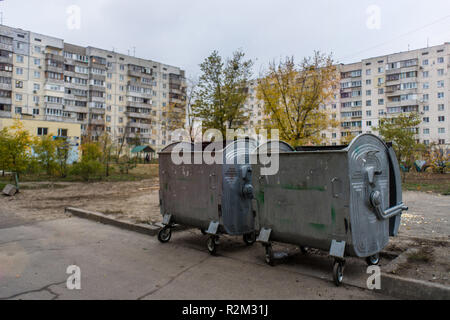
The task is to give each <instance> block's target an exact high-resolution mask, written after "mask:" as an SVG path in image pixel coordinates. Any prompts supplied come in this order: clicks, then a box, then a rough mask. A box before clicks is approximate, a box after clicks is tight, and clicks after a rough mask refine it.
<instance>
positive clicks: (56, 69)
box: [0, 26, 186, 150]
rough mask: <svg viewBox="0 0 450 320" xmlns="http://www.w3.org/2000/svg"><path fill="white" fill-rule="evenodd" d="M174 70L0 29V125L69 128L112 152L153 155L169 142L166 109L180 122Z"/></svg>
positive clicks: (180, 94) (181, 76)
mask: <svg viewBox="0 0 450 320" xmlns="http://www.w3.org/2000/svg"><path fill="white" fill-rule="evenodd" d="M185 101H186V81H185V73H184V71H183V70H181V69H180V68H177V67H173V66H169V65H166V64H162V63H159V62H155V61H152V60H146V59H140V58H136V57H133V56H129V55H125V54H120V53H116V52H112V51H108V50H103V49H99V48H94V47H82V46H78V45H74V44H69V43H66V42H64V40H62V39H58V38H54V37H50V36H46V35H42V34H37V33H34V32H30V31H24V30H22V29H17V28H11V27H8V26H0V117H1V118H22V119H35V120H42V121H55V122H63V123H64V122H65V123H77V124H80V126H81V135H82V136H83V137H85V138H87V139H89V140H97V139H98V137H99V136H101V135H102V134H104V133H105V132H106V133H108V134H109V135H110V137H111V138H112V140H113V141H115V142H117V143H120V144H138V143H140V144H146V145H150V146H152V147H153V148H154V149H155V150H160V149H161V148H163V147H164V146H165V145H167V144H168V143H169V142H170V139H171V137H170V132H169V130H168V120H169V119H168V109H169V108H170V107H173V106H174V107H175V110H177V112H179V113H180V114H183V115H184V114H185Z"/></svg>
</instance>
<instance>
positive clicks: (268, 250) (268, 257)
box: [265, 244, 275, 267]
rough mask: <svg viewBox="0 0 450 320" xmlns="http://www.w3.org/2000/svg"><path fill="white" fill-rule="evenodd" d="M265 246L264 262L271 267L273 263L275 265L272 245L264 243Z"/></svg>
mask: <svg viewBox="0 0 450 320" xmlns="http://www.w3.org/2000/svg"><path fill="white" fill-rule="evenodd" d="M265 248H266V257H265V258H266V263H267V264H268V265H269V266H271V267H273V266H274V265H275V260H274V257H273V249H272V245H270V244H269V245H266V246H265Z"/></svg>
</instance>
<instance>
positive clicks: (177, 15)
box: [0, 0, 450, 77]
mask: <svg viewBox="0 0 450 320" xmlns="http://www.w3.org/2000/svg"><path fill="white" fill-rule="evenodd" d="M71 5H76V6H78V7H79V8H80V9H81V14H80V17H81V19H80V21H81V24H80V28H79V29H77V28H75V29H70V28H69V27H68V26H67V21H68V17H69V14H68V13H67V8H68V7H70V6H71ZM371 5H375V6H377V7H376V8H379V9H380V15H379V18H380V19H377V15H376V11H371V13H370V14H368V13H367V9H368V7H369V6H371ZM0 10H1V11H3V23H4V24H6V25H9V26H13V27H18V28H22V29H25V30H30V31H34V32H38V33H43V34H47V35H51V36H55V37H59V38H63V39H64V40H65V41H66V42H70V43H75V44H80V45H92V46H96V47H100V48H103V49H110V50H111V49H112V48H115V50H116V51H118V52H122V53H127V52H128V50H130V52H131V53H132V52H133V49H132V47H136V56H138V57H141V58H147V59H153V60H156V61H159V62H163V63H167V64H171V65H175V66H180V67H182V68H184V69H185V70H186V71H187V73H188V77H190V76H193V75H196V74H198V72H199V68H198V64H199V63H200V62H201V61H202V60H203V59H204V58H205V57H206V56H208V55H209V53H210V52H211V51H212V50H215V49H217V50H219V52H220V53H221V54H222V55H224V56H228V55H230V54H231V53H232V52H233V51H234V50H235V49H237V48H242V49H243V50H244V51H245V52H246V54H247V56H248V57H249V58H251V59H254V60H256V59H257V60H256V65H255V70H256V72H257V71H259V70H260V68H261V66H265V65H267V63H268V62H269V61H270V60H272V59H278V58H280V57H284V56H286V55H294V56H295V57H296V58H297V60H299V59H300V58H302V57H304V56H308V55H311V54H312V52H313V51H314V50H321V51H324V52H333V53H334V58H335V59H336V60H338V61H339V62H345V63H346V62H353V61H358V60H360V59H361V58H367V57H372V56H377V55H381V54H386V53H392V52H398V51H406V50H408V45H409V46H410V48H411V49H416V48H420V47H426V45H427V38H429V43H430V45H436V44H440V43H443V42H446V41H450V1H449V0H369V1H368V0H314V1H303V0H301V1H300V0H277V1H275V0H189V1H188V0H165V1H156V0H148V1H144V0H71V1H70V0H69V1H68V0H39V1H36V0H33V1H31V0H5V1H2V2H0ZM370 17H374V19H370ZM445 17H446V18H445ZM442 18H445V19H442ZM368 20H369V21H371V22H373V23H372V24H371V27H370V28H369V27H368V26H367V21H368ZM72 21H73V20H72ZM377 22H379V24H378V23H377ZM374 26H379V28H376V27H374ZM405 34H406V35H405ZM380 44H381V45H380ZM361 51H363V52H361Z"/></svg>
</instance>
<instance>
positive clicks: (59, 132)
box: [58, 129, 67, 137]
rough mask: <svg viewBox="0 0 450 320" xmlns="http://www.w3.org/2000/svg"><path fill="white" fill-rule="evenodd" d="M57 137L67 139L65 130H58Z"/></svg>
mask: <svg viewBox="0 0 450 320" xmlns="http://www.w3.org/2000/svg"><path fill="white" fill-rule="evenodd" d="M58 137H67V129H58Z"/></svg>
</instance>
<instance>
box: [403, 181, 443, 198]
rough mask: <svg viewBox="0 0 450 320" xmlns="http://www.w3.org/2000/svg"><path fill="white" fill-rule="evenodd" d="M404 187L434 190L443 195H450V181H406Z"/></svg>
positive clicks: (410, 189) (405, 188) (427, 190)
mask: <svg viewBox="0 0 450 320" xmlns="http://www.w3.org/2000/svg"><path fill="white" fill-rule="evenodd" d="M403 189H404V190H408V191H423V192H430V191H431V192H434V193H440V194H442V195H446V196H448V195H450V182H444V181H442V182H436V183H430V182H406V183H403Z"/></svg>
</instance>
